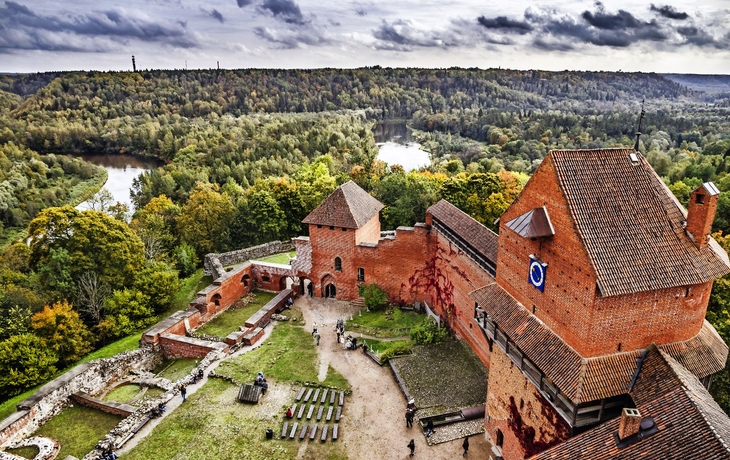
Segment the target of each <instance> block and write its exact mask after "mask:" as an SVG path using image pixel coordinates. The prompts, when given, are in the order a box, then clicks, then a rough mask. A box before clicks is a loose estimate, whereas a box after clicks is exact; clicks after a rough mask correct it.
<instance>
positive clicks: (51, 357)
mask: <svg viewBox="0 0 730 460" xmlns="http://www.w3.org/2000/svg"><path fill="white" fill-rule="evenodd" d="M57 361H58V358H57V357H56V354H55V353H54V351H53V350H51V349H48V348H46V347H44V346H42V345H41V343H40V339H39V338H38V337H37V336H35V335H33V334H20V335H16V336H13V337H10V338H9V339H6V340H3V341H2V342H0V396H2V397H3V398H4V399H6V398H9V397H12V396H15V395H17V394H20V393H22V392H23V391H25V390H26V389H28V388H30V387H33V386H35V385H38V384H39V383H43V382H45V381H46V380H48V379H50V378H51V377H53V375H54V374H55V373H56V366H55V364H56V362H57Z"/></svg>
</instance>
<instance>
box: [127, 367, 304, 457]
mask: <svg viewBox="0 0 730 460" xmlns="http://www.w3.org/2000/svg"><path fill="white" fill-rule="evenodd" d="M237 394H238V388H236V387H235V386H233V385H231V384H230V383H228V382H225V381H222V380H218V379H210V380H208V382H207V383H206V384H205V385H204V386H203V387H202V388H200V389H199V390H198V391H196V392H195V394H193V395H190V397H188V401H187V402H186V403H185V404H183V405H181V406H180V407H178V408H177V409H175V411H174V412H172V413H171V414H170V415H168V416H167V417H165V419H164V420H162V421H161V422H160V424H159V425H158V426H157V427H156V428H155V430H154V431H153V432H152V433H150V435H148V436H147V437H146V438H144V439H143V440H142V441H141V442H140V443H139V444H138V445H137V446H136V447H134V449H132V450H131V451H130V452H128V453H127V454H125V455H124V459H125V460H147V459H150V458H160V459H162V458H176V459H200V458H211V459H212V458H215V459H216V460H229V459H230V460H239V459H242V458H245V459H249V460H259V459H261V460H264V459H267V460H268V459H291V458H296V457H297V450H298V449H299V447H300V444H299V443H298V442H291V441H289V440H279V439H272V440H267V439H266V437H265V436H264V431H265V429H266V427H271V428H272V429H273V428H274V427H275V426H277V424H278V422H277V421H275V420H273V419H272V417H275V416H279V417H280V415H279V414H280V412H281V409H280V408H279V407H275V408H269V411H270V412H273V413H274V415H272V414H270V413H266V412H265V411H266V409H267V408H266V406H265V403H262V404H258V405H244V404H241V403H239V402H237V401H236V396H237ZM262 401H264V400H262ZM203 421H204V422H203ZM203 423H204V424H205V425H203ZM203 426H208V427H215V428H214V429H209V430H206V432H205V436H202V435H201V429H202V427H203ZM277 438H278V436H277Z"/></svg>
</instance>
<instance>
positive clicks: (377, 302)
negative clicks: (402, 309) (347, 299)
mask: <svg viewBox="0 0 730 460" xmlns="http://www.w3.org/2000/svg"><path fill="white" fill-rule="evenodd" d="M357 293H358V294H359V295H360V297H362V298H364V299H365V306H366V307H367V308H368V309H369V310H379V309H381V308H383V307H385V306H386V305H388V294H386V293H385V291H384V290H382V289H380V288H379V287H378V285H377V284H362V285H360V286H358V288H357Z"/></svg>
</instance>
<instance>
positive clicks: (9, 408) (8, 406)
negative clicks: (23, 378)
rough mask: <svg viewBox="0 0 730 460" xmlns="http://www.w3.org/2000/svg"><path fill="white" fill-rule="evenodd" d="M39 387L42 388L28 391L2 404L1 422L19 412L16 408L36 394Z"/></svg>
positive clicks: (0, 410)
mask: <svg viewBox="0 0 730 460" xmlns="http://www.w3.org/2000/svg"><path fill="white" fill-rule="evenodd" d="M39 387H40V386H38V387H35V388H32V389H30V390H28V391H26V392H25V393H21V394H19V395H18V396H14V397H12V398H10V399H8V400H7V401H5V402H4V403H2V404H0V420H5V419H6V418H8V417H10V416H11V415H13V414H14V413H15V412H17V408H16V406H17V405H18V404H19V403H20V402H21V401H23V400H25V399H27V398H29V397H30V396H31V395H32V394H33V393H35V391H36V390H37V389H38V388H39Z"/></svg>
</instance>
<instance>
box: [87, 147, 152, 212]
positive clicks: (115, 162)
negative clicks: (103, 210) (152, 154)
mask: <svg viewBox="0 0 730 460" xmlns="http://www.w3.org/2000/svg"><path fill="white" fill-rule="evenodd" d="M78 158H81V159H82V160H84V161H88V162H89V163H93V164H95V165H97V166H102V167H103V168H105V169H106V170H107V173H108V174H109V177H108V178H107V181H106V184H104V187H105V188H106V189H107V190H109V191H110V192H111V194H112V195H113V196H114V201H115V202H117V201H119V202H122V203H125V204H126V205H127V206H129V210H130V211H132V210H133V209H134V207H133V206H132V200H131V198H130V197H129V191H130V189H131V188H132V181H133V180H134V179H135V178H136V177H137V176H139V175H140V174H142V173H143V172H145V171H149V170H152V169H155V168H158V167H160V166H162V165H163V164H164V163H163V162H162V161H160V160H156V159H154V158H142V157H138V156H134V155H127V154H119V155H79V156H78ZM77 209H80V210H85V209H88V206H87V205H86V202H84V203H81V204H80V205H78V206H77Z"/></svg>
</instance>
